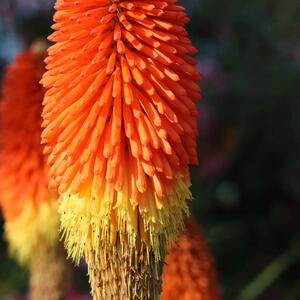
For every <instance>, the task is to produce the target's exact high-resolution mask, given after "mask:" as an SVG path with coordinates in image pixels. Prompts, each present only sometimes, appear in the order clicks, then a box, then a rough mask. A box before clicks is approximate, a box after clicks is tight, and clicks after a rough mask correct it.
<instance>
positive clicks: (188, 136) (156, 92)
mask: <svg viewBox="0 0 300 300" xmlns="http://www.w3.org/2000/svg"><path fill="white" fill-rule="evenodd" d="M55 9H56V10H57V12H56V13H55V16H54V20H55V24H54V25H53V29H54V30H55V32H54V33H53V34H52V35H51V36H50V40H51V41H53V42H54V43H55V44H54V45H53V46H51V47H50V48H49V50H48V54H49V56H48V58H47V59H46V63H47V69H48V71H47V72H46V73H45V75H44V77H43V79H42V84H43V85H44V87H46V89H47V92H46V95H45V100H44V110H43V118H44V122H43V126H44V128H45V129H44V131H43V134H42V142H43V143H44V144H46V146H45V152H46V153H47V154H48V155H49V159H48V163H49V165H50V187H51V188H53V189H57V190H58V191H59V193H60V194H61V204H60V208H59V211H60V214H61V220H62V229H63V231H64V234H65V238H66V246H67V249H68V251H69V254H70V256H72V257H73V258H74V259H75V260H76V261H78V260H79V258H80V257H81V256H82V255H83V253H85V256H86V258H87V260H88V263H89V266H90V268H89V274H90V279H91V281H92V282H91V283H92V287H93V289H94V290H93V293H94V295H95V293H96V290H97V289H98V287H99V286H101V287H102V289H101V290H102V292H103V293H104V295H105V293H106V295H107V289H108V290H110V292H109V293H111V295H112V297H123V296H120V295H119V296H117V294H118V293H120V290H119V289H118V287H117V286H114V287H112V282H119V281H122V282H123V281H124V279H122V278H123V277H122V276H121V277H120V278H119V277H118V276H119V275H118V273H116V268H118V267H117V266H120V265H122V266H123V267H124V270H123V271H121V272H120V274H121V273H122V272H124V274H127V275H126V276H125V278H126V277H129V278H130V279H128V281H127V279H126V282H123V286H124V287H128V289H127V290H126V288H125V290H126V292H125V294H126V295H127V297H131V296H132V293H137V294H139V297H142V294H140V293H143V291H140V290H141V289H144V288H147V290H148V291H149V290H150V292H151V293H153V294H154V295H158V294H159V292H160V274H161V269H162V263H163V260H164V256H165V251H166V248H167V244H168V240H169V238H170V236H171V235H177V233H178V228H179V226H180V225H182V223H183V217H184V214H185V213H187V212H188V208H187V205H186V201H185V200H186V199H189V198H190V197H191V195H190V192H189V185H190V181H189V174H188V173H189V171H188V164H191V163H192V164H195V163H197V151H196V135H197V128H196V116H197V110H196V106H195V103H194V101H195V100H197V99H198V98H199V97H200V94H199V87H198V86H197V84H196V82H197V81H198V80H199V79H200V75H199V73H198V71H197V69H196V68H195V64H196V60H194V59H192V58H191V57H190V55H192V54H194V53H196V50H195V48H194V47H193V46H192V44H191V41H190V40H189V39H188V37H187V32H186V30H185V29H184V25H185V24H186V23H187V22H188V18H187V17H186V15H185V12H184V8H182V7H181V6H177V5H176V1H175V0H166V1H158V0H152V1H147V2H142V1H119V0H116V1H110V0H84V1H83V0H76V1H75V0H58V1H57V2H56V5H55ZM132 265H139V266H140V267H141V270H137V268H132ZM99 269H101V270H102V271H103V272H101V274H100V275H99V276H100V278H101V279H99V278H98V279H95V273H97V270H99ZM147 270H148V271H147ZM135 272H137V274H139V273H141V272H142V273H143V276H138V275H137V274H135ZM147 272H149V273H147ZM103 274H104V275H103ZM145 274H146V275H145ZM115 277H117V278H118V279H116V278H115ZM111 278H115V279H114V280H111ZM140 278H142V280H141V279H140ZM153 280H154V281H155V282H153ZM145 281H146V283H145ZM147 285H150V286H152V287H153V288H149V287H147ZM154 287H155V288H154ZM123 291H124V289H121V292H123ZM133 291H134V292H133ZM125 294H124V295H125ZM99 297H100V296H99ZM124 297H125V296H124Z"/></svg>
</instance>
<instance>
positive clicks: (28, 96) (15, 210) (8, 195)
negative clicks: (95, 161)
mask: <svg viewBox="0 0 300 300" xmlns="http://www.w3.org/2000/svg"><path fill="white" fill-rule="evenodd" d="M43 58H44V55H41V54H37V53H34V52H32V51H30V50H27V51H25V52H23V53H21V54H18V55H17V58H16V61H15V62H13V63H12V64H11V65H9V66H8V68H7V70H6V72H5V76H4V80H3V86H2V99H1V102H0V118H1V126H0V144H1V147H0V177H1V180H0V204H1V207H2V210H3V214H4V218H5V231H6V236H7V239H8V241H9V243H10V248H11V250H12V252H14V253H15V254H16V255H17V257H18V258H19V260H20V261H21V262H25V261H27V260H28V259H29V256H30V255H32V254H33V252H34V251H35V250H36V249H37V248H38V247H39V244H40V243H41V242H40V241H41V240H43V241H44V242H45V244H47V243H48V244H52V243H53V242H54V241H56V242H57V241H58V233H57V231H58V229H59V220H58V217H57V213H56V210H57V207H56V201H55V200H56V197H54V195H53V194H50V193H49V192H48V187H47V185H48V180H47V178H48V175H47V171H48V170H47V167H46V162H45V160H44V156H43V153H42V147H41V145H40V134H41V110H42V99H43V96H44V89H43V88H42V87H41V86H40V85H39V80H40V78H41V76H42V74H43V72H44V68H45V66H44V63H43ZM44 225H46V226H44Z"/></svg>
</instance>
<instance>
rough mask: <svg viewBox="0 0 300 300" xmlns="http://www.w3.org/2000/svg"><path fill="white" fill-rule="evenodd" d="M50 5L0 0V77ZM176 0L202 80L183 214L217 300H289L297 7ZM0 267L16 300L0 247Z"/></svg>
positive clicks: (262, 1) (296, 191) (274, 0)
mask: <svg viewBox="0 0 300 300" xmlns="http://www.w3.org/2000/svg"><path fill="white" fill-rule="evenodd" d="M51 2H52V1H51V0H43V1H42V0H23V1H21V0H15V1H13V0H1V3H0V69H1V71H0V74H2V71H3V68H4V67H5V65H7V63H9V62H10V61H11V60H12V59H13V57H14V55H15V53H16V51H18V50H20V49H21V48H22V47H23V46H24V44H28V43H30V42H31V41H32V40H34V39H35V37H37V36H41V35H44V36H46V35H47V32H48V31H49V29H48V28H49V24H51V6H52V3H51ZM182 3H183V5H184V6H185V7H186V8H187V13H188V15H189V17H190V18H191V23H190V24H189V26H188V30H189V32H190V36H191V38H192V40H193V42H194V44H195V46H196V47H197V48H198V49H199V54H198V56H197V58H198V60H199V68H200V70H201V72H202V74H203V80H202V84H201V85H202V90H203V100H202V101H201V102H200V103H199V105H198V107H199V112H200V116H199V121H198V123H199V132H200V134H199V157H200V161H201V164H200V167H198V168H193V169H192V179H193V187H192V190H193V195H194V201H193V202H192V204H191V207H192V211H193V214H194V215H195V217H196V218H197V220H198V221H199V223H200V224H202V227H203V230H204V232H205V234H206V237H207V240H208V243H209V245H210V248H211V250H212V252H213V254H214V257H215V260H216V263H217V266H218V269H219V275H220V282H221V287H222V293H223V296H224V299H225V300H232V299H236V300H252V299H258V300H299V299H300V272H299V270H300V239H299V223H300V222H299V219H300V214H299V212H300V210H299V207H300V187H299V184H300V181H299V179H300V97H299V96H300V92H299V89H300V30H299V28H300V1H299V0H247V1H245V0H231V1H220V0H185V1H182ZM0 180H1V179H0ZM0 261H1V264H0V299H6V297H12V298H7V299H14V297H20V298H22V295H25V294H26V288H27V276H28V274H27V271H26V270H25V269H23V268H21V267H18V266H17V265H16V264H15V263H14V262H13V261H12V260H11V259H9V258H8V257H7V253H6V245H5V243H4V241H3V240H2V241H1V244H0ZM84 274H85V270H84V266H82V267H80V268H77V269H76V270H75V276H74V277H75V279H74V291H73V296H72V299H84V298H83V297H84V296H83V294H84V293H85V294H86V297H88V293H87V291H88V285H87V279H86V277H85V275H84Z"/></svg>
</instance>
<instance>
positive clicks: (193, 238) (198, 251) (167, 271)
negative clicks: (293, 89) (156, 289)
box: [161, 221, 221, 300]
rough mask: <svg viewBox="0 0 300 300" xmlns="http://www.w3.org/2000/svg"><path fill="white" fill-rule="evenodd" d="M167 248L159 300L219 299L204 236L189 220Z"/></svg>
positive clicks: (213, 268)
mask: <svg viewBox="0 0 300 300" xmlns="http://www.w3.org/2000/svg"><path fill="white" fill-rule="evenodd" d="M186 227H187V228H186V232H185V233H182V234H181V235H180V237H179V242H178V244H177V245H173V246H172V247H171V248H170V249H169V254H168V256H167V259H166V265H165V267H164V275H163V292H162V297H161V298H162V300H199V299H201V300H221V294H220V290H219V285H218V278H217V272H216V268H215V265H214V261H213V258H212V257H211V255H210V253H209V249H208V247H207V245H206V243H205V240H204V237H203V235H202V233H201V231H200V230H199V228H198V225H197V224H196V223H194V222H193V221H187V222H186Z"/></svg>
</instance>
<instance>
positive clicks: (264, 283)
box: [236, 243, 300, 300]
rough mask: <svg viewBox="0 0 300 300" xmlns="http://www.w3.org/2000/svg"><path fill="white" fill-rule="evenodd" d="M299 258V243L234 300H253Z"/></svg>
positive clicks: (272, 263)
mask: <svg viewBox="0 0 300 300" xmlns="http://www.w3.org/2000/svg"><path fill="white" fill-rule="evenodd" d="M299 257H300V243H296V244H295V245H293V246H292V247H291V248H290V249H289V250H288V251H287V252H285V253H284V254H282V255H281V256H279V257H278V258H277V259H275V260H274V261H272V262H271V264H270V265H269V266H268V267H267V268H266V269H265V270H264V271H262V273H261V274H259V275H258V276H257V277H256V278H254V279H253V280H252V281H251V282H250V283H249V284H248V285H247V286H246V287H245V288H244V289H243V290H242V291H241V293H240V294H239V295H238V296H237V298H236V300H254V299H256V298H257V297H258V296H259V295H260V294H261V293H262V292H263V291H264V290H266V289H267V288H268V287H269V286H270V285H271V284H272V282H274V281H275V280H276V279H277V278H278V277H279V276H280V275H281V274H282V273H284V272H285V270H287V269H288V268H289V266H290V265H292V264H293V263H294V262H295V261H296V260H297V259H298V258H299Z"/></svg>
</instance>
